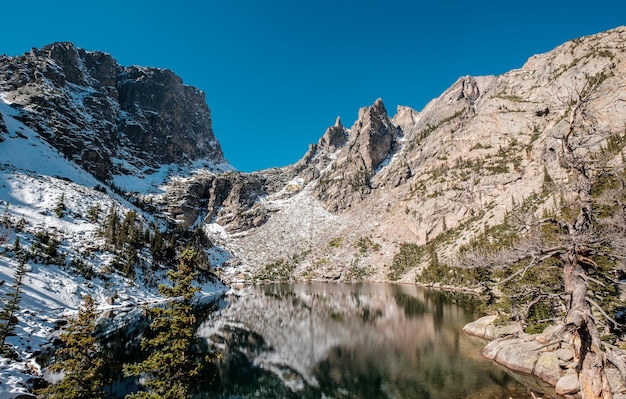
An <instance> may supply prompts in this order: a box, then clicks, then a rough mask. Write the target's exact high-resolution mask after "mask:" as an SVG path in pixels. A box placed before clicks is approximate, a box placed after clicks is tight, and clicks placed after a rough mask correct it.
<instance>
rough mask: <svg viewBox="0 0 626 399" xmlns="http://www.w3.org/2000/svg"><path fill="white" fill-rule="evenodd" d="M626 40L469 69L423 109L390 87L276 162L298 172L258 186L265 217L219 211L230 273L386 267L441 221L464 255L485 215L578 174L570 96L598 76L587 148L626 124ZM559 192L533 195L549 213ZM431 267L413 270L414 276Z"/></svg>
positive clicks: (606, 38) (305, 274)
mask: <svg viewBox="0 0 626 399" xmlns="http://www.w3.org/2000/svg"><path fill="white" fill-rule="evenodd" d="M625 48H626V29H624V28H617V29H614V30H611V31H608V32H603V33H600V34H597V35H593V36H589V37H584V38H581V39H577V40H574V41H572V42H568V43H565V44H563V45H562V46H559V47H558V48H556V49H554V50H553V51H551V52H549V53H546V54H540V55H536V56H533V57H531V58H530V59H529V60H528V62H527V63H526V64H525V65H524V66H523V67H522V68H520V69H517V70H513V71H510V72H508V73H505V74H503V75H500V76H482V77H471V76H465V77H461V78H459V80H458V81H457V82H455V83H454V84H453V85H452V86H451V87H450V88H449V89H448V90H446V91H445V92H444V93H443V94H442V95H441V96H440V97H438V98H436V99H433V100H432V101H431V102H430V103H429V104H427V106H426V107H425V108H424V109H423V110H421V111H417V110H413V109H411V108H409V107H405V106H399V107H398V108H397V110H396V113H395V115H394V116H393V117H390V116H389V115H388V113H387V110H386V108H385V106H384V105H383V102H382V101H381V100H377V101H376V102H375V103H374V104H373V105H372V106H369V107H364V108H362V109H361V111H360V112H359V117H358V119H357V121H355V122H354V124H353V125H352V127H351V128H346V127H344V126H343V125H342V123H341V121H340V120H338V121H337V122H336V123H335V124H334V125H333V126H331V127H329V128H328V130H327V131H326V132H325V133H324V135H323V136H322V137H321V139H320V140H319V142H318V143H316V144H313V145H311V146H310V148H309V151H308V152H307V153H306V154H305V155H304V156H303V158H302V159H301V160H300V161H299V162H298V163H296V164H295V165H293V166H290V167H287V168H283V169H282V170H281V172H280V173H278V174H277V173H275V172H273V174H274V175H275V176H276V175H280V176H281V180H283V181H288V182H287V183H286V184H284V185H283V186H282V188H281V185H280V184H276V185H275V187H274V188H273V189H272V190H260V191H258V194H259V195H258V199H257V201H255V202H254V204H253V205H252V206H251V207H250V208H249V211H247V212H253V213H255V214H264V215H265V216H264V217H263V222H262V223H261V224H256V223H255V224H254V227H252V228H250V229H244V230H242V229H240V228H233V227H232V226H233V225H231V223H232V222H233V221H234V220H236V219H237V217H236V216H235V217H234V218H231V217H228V218H225V217H222V216H220V215H235V214H236V212H235V211H234V210H235V209H236V208H231V209H232V210H233V212H228V211H227V210H226V209H227V208H229V206H228V205H227V206H225V207H222V208H220V211H219V214H215V213H214V215H215V217H214V218H213V219H211V220H210V221H211V222H213V223H212V224H210V226H213V227H212V228H209V230H211V231H214V230H215V229H214V228H217V227H219V228H224V229H225V231H226V233H225V234H226V237H227V239H226V240H225V243H226V245H232V246H231V248H232V253H233V254H234V258H233V259H232V260H231V263H232V264H238V265H239V266H238V267H235V268H228V275H229V278H231V279H233V280H237V279H250V278H254V277H255V276H256V277H259V278H262V277H263V276H264V275H265V274H264V273H265V272H264V271H263V270H266V269H267V270H278V269H280V273H283V272H284V275H282V277H284V278H294V279H322V280H327V279H342V280H351V279H355V278H356V279H360V278H365V279H373V280H381V279H382V280H384V279H386V278H387V271H388V270H389V269H388V268H389V267H390V266H391V263H392V259H393V257H394V255H395V254H397V253H398V251H399V249H400V247H401V245H403V244H405V243H416V244H420V245H421V244H424V243H426V242H429V241H432V240H434V239H435V238H437V237H438V236H440V235H441V234H442V233H448V234H453V235H454V237H455V239H454V240H453V241H450V242H448V243H446V244H445V245H441V246H440V247H438V249H437V250H438V252H439V256H441V257H443V258H444V259H451V260H453V259H454V256H455V251H456V249H458V248H459V247H460V246H461V245H463V244H465V243H467V242H469V240H471V238H472V237H473V236H475V235H476V234H479V233H481V232H482V231H484V229H485V227H486V226H494V225H497V224H499V223H501V222H502V221H503V219H504V217H505V216H506V214H507V213H508V212H510V211H511V210H512V209H513V208H515V207H519V206H520V205H521V204H524V202H525V201H531V200H532V199H533V198H535V197H536V196H537V193H539V192H541V191H542V184H543V182H544V181H545V180H546V179H548V180H552V181H555V182H556V183H557V184H565V183H566V182H567V173H566V171H565V169H563V167H562V165H561V163H560V160H559V156H558V153H559V149H560V142H559V140H558V137H561V136H562V135H563V133H564V132H565V131H566V129H567V127H568V121H567V115H568V112H569V109H570V102H571V101H572V100H573V99H574V98H576V96H577V95H579V94H580V93H581V92H583V91H584V90H585V87H587V86H588V84H589V82H590V81H594V82H598V84H597V86H596V87H595V89H594V90H595V91H594V96H593V97H592V98H590V99H589V104H588V111H587V112H588V115H587V117H588V118H589V120H592V121H593V122H594V129H596V131H595V133H594V134H595V136H594V137H595V139H594V140H593V141H591V142H586V143H581V151H597V150H599V149H600V147H601V146H602V145H605V144H606V140H607V138H608V137H610V136H615V135H618V136H619V135H622V134H623V133H624V126H625V125H626V102H625V101H624V100H625V99H626V56H625V54H626V52H625V51H624V50H625ZM616 162H620V161H619V159H616ZM256 175H257V176H267V181H274V180H273V178H272V177H270V176H269V175H267V174H266V172H265V171H261V172H257V173H256ZM559 182H560V183H559ZM554 203H555V198H553V197H552V196H550V195H546V196H544V197H542V199H541V201H538V203H537V204H534V205H533V206H535V207H536V208H537V211H536V212H537V214H538V215H540V214H541V213H542V212H543V211H544V210H546V209H551V208H550V207H553V206H554ZM259 220H260V219H259ZM235 231H236V232H237V234H229V232H235ZM223 237H224V236H223V235H222V238H223ZM277 265H280V266H281V267H280V268H278V269H277ZM268 268H269V269H268ZM419 270H420V267H419V265H416V267H415V268H413V269H411V270H408V271H405V272H404V273H403V274H402V275H401V276H400V278H401V279H403V280H406V281H413V279H414V276H415V273H419Z"/></svg>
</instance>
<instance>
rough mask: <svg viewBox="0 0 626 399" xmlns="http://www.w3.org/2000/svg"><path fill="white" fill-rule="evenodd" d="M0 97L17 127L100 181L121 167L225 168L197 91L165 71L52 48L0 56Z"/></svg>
mask: <svg viewBox="0 0 626 399" xmlns="http://www.w3.org/2000/svg"><path fill="white" fill-rule="evenodd" d="M0 91H1V92H4V97H5V98H6V100H8V101H9V102H11V103H12V104H13V105H14V106H15V107H16V108H20V109H21V115H20V119H21V120H22V121H23V122H25V123H26V124H28V125H29V126H30V127H32V128H33V129H35V130H36V131H37V132H39V133H40V134H41V135H42V136H43V137H45V138H46V139H47V140H48V141H49V142H50V143H51V144H52V145H54V146H55V147H56V148H58V149H59V150H60V151H62V152H63V153H64V154H65V156H67V157H68V158H70V159H72V160H75V161H76V162H78V163H79V164H81V165H82V166H83V167H84V168H85V169H87V170H88V171H89V172H91V173H92V174H94V175H95V176H96V177H97V178H99V179H100V180H107V179H108V178H110V177H111V176H112V175H114V174H127V173H131V172H132V171H131V170H128V166H130V167H131V169H132V168H136V169H138V170H145V169H146V168H156V167H158V166H159V165H162V164H169V163H176V164H180V165H182V164H186V163H188V162H191V161H195V160H198V159H206V160H210V161H213V162H216V163H220V162H224V157H223V154H222V151H221V148H220V146H219V143H218V142H217V140H216V139H215V136H214V135H213V130H212V128H211V114H210V111H209V109H208V107H207V104H206V100H205V97H204V93H203V92H201V91H200V90H198V89H196V88H193V87H190V86H186V85H184V84H183V82H182V80H181V79H180V78H179V77H178V76H176V75H175V74H174V73H173V72H171V71H169V70H164V69H157V68H143V67H136V66H132V67H128V68H126V67H123V66H121V65H119V64H118V63H117V62H116V61H115V59H113V58H112V57H111V56H110V55H109V54H106V53H102V52H89V51H85V50H83V49H80V48H77V47H75V46H74V45H73V44H71V43H54V44H51V45H48V46H45V47H43V48H41V49H33V50H32V51H31V52H30V53H27V54H24V55H22V56H19V57H2V58H0ZM114 159H117V160H120V161H122V162H119V161H118V162H113V160H114ZM123 164H126V167H122V166H120V165H123Z"/></svg>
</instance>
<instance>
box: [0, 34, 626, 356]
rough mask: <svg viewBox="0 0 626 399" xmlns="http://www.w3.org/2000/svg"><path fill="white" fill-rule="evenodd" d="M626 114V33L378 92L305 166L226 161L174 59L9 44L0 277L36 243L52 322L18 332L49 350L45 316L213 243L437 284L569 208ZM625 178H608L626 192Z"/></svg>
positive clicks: (33, 299)
mask: <svg viewBox="0 0 626 399" xmlns="http://www.w3.org/2000/svg"><path fill="white" fill-rule="evenodd" d="M581 104H584V107H583V106H581ZM625 126H626V28H625V27H619V28H616V29H613V30H610V31H607V32H602V33H599V34H596V35H593V36H588V37H583V38H579V39H576V40H573V41H570V42H567V43H565V44H563V45H561V46H559V47H557V48H555V49H554V50H552V51H550V52H548V53H545V54H539V55H535V56H533V57H531V58H530V59H529V60H528V61H527V62H526V64H525V65H523V66H522V67H521V68H520V69H516V70H513V71H510V72H507V73H505V74H502V75H500V76H482V77H472V76H464V77H461V78H459V79H458V80H457V81H456V82H455V83H454V84H453V85H452V86H451V87H450V88H449V89H448V90H446V91H445V92H444V93H443V94H442V95H441V96H439V97H437V98H435V99H433V100H432V101H431V102H430V103H429V104H427V105H426V107H424V109H423V110H420V111H418V110H414V109H411V108H409V107H406V106H398V107H397V109H396V111H395V115H393V116H391V115H390V114H389V113H388V110H387V107H386V106H385V105H384V103H383V101H382V100H380V99H379V100H376V101H375V102H374V104H372V105H371V106H366V107H363V108H362V109H361V110H360V111H359V114H358V118H357V120H356V121H354V123H353V124H352V125H351V127H346V126H344V125H343V123H342V121H341V120H340V119H339V118H338V119H337V120H336V122H335V123H334V125H332V126H330V127H329V128H328V129H327V130H326V132H325V133H324V134H323V135H322V136H321V138H320V140H319V141H318V142H317V143H315V144H312V145H311V146H310V147H309V149H308V151H307V152H306V153H305V154H304V156H303V157H302V158H301V160H300V161H299V162H297V163H296V164H294V165H290V166H288V167H284V168H276V169H269V170H263V171H258V172H253V173H240V172H237V171H235V170H234V169H233V168H232V167H230V166H229V165H228V163H227V162H226V161H225V159H224V155H223V154H222V151H221V149H220V146H219V143H218V142H217V140H216V139H215V137H214V135H213V131H212V128H211V116H210V111H209V108H208V106H207V104H206V101H205V98H204V94H203V93H202V92H201V91H199V90H198V89H195V88H193V87H190V86H186V85H184V84H183V82H182V81H181V79H180V78H179V77H177V76H176V75H175V74H174V73H173V72H171V71H168V70H163V69H156V68H145V67H137V66H131V67H124V66H121V65H119V64H118V63H117V62H116V61H115V60H114V59H113V58H112V57H111V56H110V55H108V54H105V53H101V52H92V51H86V50H83V49H79V48H77V47H75V46H74V45H72V44H71V43H55V44H52V45H49V46H45V47H43V48H41V49H33V50H32V51H30V52H29V53H26V54H24V55H22V56H19V57H7V56H2V57H0V154H1V157H0V201H2V202H1V203H0V204H1V205H2V206H3V209H4V213H3V214H2V217H1V218H0V273H2V280H3V281H9V280H10V279H11V275H12V274H11V270H14V269H16V267H17V264H18V263H19V262H18V261H19V259H20V258H19V257H20V254H21V253H22V252H21V251H22V247H24V248H26V249H27V250H28V251H29V252H28V253H29V256H32V257H33V259H35V261H34V266H33V270H34V271H32V272H31V274H36V275H37V276H38V277H37V278H36V279H34V280H36V281H34V280H33V279H31V283H32V285H31V286H29V287H28V290H27V295H28V297H29V298H30V299H29V301H30V302H29V303H31V304H32V305H33V307H34V308H36V309H37V310H36V311H35V312H30V311H29V312H25V313H24V314H22V315H20V318H21V319H20V320H21V321H22V324H23V325H25V326H27V327H22V328H27V329H29V331H31V330H32V331H35V332H36V333H35V334H34V338H33V336H31V334H30V333H29V334H22V336H24V337H26V336H27V335H28V339H27V340H25V341H23V342H22V341H20V343H19V344H16V345H18V346H19V345H21V347H22V348H23V349H24V351H29V350H30V349H27V348H31V349H32V348H33V347H37V346H38V345H41V344H42V340H43V338H41V337H44V336H46V334H47V333H49V331H51V330H52V328H54V326H53V322H52V321H51V320H50V319H49V318H47V319H45V320H42V319H40V318H39V316H37V315H38V314H54V315H55V316H57V317H58V316H59V315H60V312H61V311H62V306H66V307H76V306H78V304H79V302H80V296H81V295H83V294H90V295H95V296H96V297H97V298H98V300H99V301H100V303H106V302H110V301H112V298H113V297H114V296H117V295H118V294H119V293H122V294H121V295H123V299H122V300H123V301H132V300H135V301H137V300H140V299H137V298H141V300H144V299H145V300H147V299H149V298H154V293H150V289H149V287H150V284H154V283H155V281H156V280H158V279H159V278H162V277H163V274H162V273H161V274H159V273H160V272H162V271H163V270H162V269H163V268H162V267H161V266H164V267H168V266H171V263H169V264H168V263H167V259H169V261H170V262H171V261H172V259H173V255H172V254H175V250H176V246H177V245H179V244H181V245H182V244H185V245H187V244H193V245H196V246H201V247H202V248H203V249H204V250H205V255H206V258H208V259H209V260H210V262H211V264H212V265H213V266H214V267H215V268H216V269H217V271H218V273H219V274H220V276H221V277H222V278H223V279H224V280H226V281H228V282H232V283H236V282H242V281H257V280H299V281H304V280H316V281H329V280H333V281H335V280H337V281H387V280H400V281H404V282H415V281H416V279H417V278H421V279H422V280H423V279H426V282H430V281H431V280H429V278H430V277H428V275H427V274H425V272H426V271H427V269H428V266H429V265H433V264H439V263H442V264H444V263H445V264H450V265H455V264H457V263H458V262H459V259H460V257H459V254H460V253H461V252H464V251H465V252H467V251H468V249H469V250H472V249H473V248H474V247H476V246H478V245H479V244H480V245H492V246H495V245H497V244H498V243H499V242H500V241H506V240H508V239H510V237H508V236H506V234H504V233H502V232H503V231H504V230H503V228H502V227H503V226H506V225H507V223H508V222H507V220H508V218H509V217H510V215H512V214H515V215H516V216H520V214H521V213H520V212H518V211H520V210H521V211H523V213H524V215H531V217H533V218H535V220H537V219H539V218H547V217H551V216H554V215H558V216H563V217H565V218H566V217H567V216H568V214H567V212H568V206H569V205H570V204H572V203H575V202H576V201H579V202H580V201H581V198H580V195H581V194H580V193H581V192H582V191H580V190H579V191H576V190H575V189H570V190H564V189H562V188H563V187H572V186H575V185H576V184H578V183H579V181H578V182H577V181H576V180H575V179H574V175H573V173H572V170H573V167H572V164H571V162H570V164H569V165H568V164H567V161H571V160H573V159H574V160H580V159H585V160H587V161H588V162H589V170H593V168H594V167H595V165H597V164H599V162H600V161H602V163H603V165H608V166H611V167H612V168H615V169H619V168H620V167H622V166H623V163H624V157H625V155H624V154H625V152H624V151H625V148H624V147H625V145H626V130H625ZM564 137H568V140H569V141H568V143H569V144H570V147H567V148H566V146H565V145H564ZM566 151H570V153H569V154H567V155H568V156H569V158H567V159H566V157H565V156H564V155H565V153H566ZM575 166H576V165H575ZM583 166H584V165H582V164H579V165H577V166H576V167H578V168H579V169H577V170H579V171H582V172H584V171H585V168H584V167H583ZM582 172H581V173H582ZM594 173H595V172H594ZM598 176H600V177H602V176H601V174H598ZM611 184H613V182H611V183H606V184H605V187H601V188H602V190H608V189H609V188H610V189H611V190H614V192H615V193H616V195H617V194H619V195H622V194H623V189H622V190H621V191H620V189H619V187H618V188H615V187H612V186H611ZM607 187H608V188H607ZM589 192H591V193H592V194H593V192H592V190H588V191H587V193H589ZM620 193H621V194H620ZM620 198H621V197H620ZM588 203H591V201H588ZM598 206H600V207H603V206H607V205H606V204H602V203H598ZM570 208H571V207H570ZM603 209H604V208H603ZM606 209H613V208H606ZM516 212H517V213H516ZM570 216H571V215H570ZM605 216H607V215H605ZM618 216H619V215H618ZM570 224H571V223H570ZM103 226H104V227H103ZM106 226H111V229H107V227H106ZM529 226H530V224H527V225H526V227H527V229H530V227H529ZM574 227H576V226H574ZM120 230H122V233H119V231H120ZM522 233H524V234H526V233H528V231H524V232H522ZM605 233H606V231H605ZM106 234H109V235H108V236H106ZM607 234H608V233H607ZM526 235H527V234H526ZM15 242H17V243H18V244H19V245H17V244H15ZM579 247H580V246H579ZM425 251H427V252H428V253H427V254H426V255H424V252H425ZM168 256H169V258H168ZM164 259H165V261H164ZM591 262H594V261H593V260H591ZM50 265H52V266H50ZM611 267H613V265H612V266H611ZM457 269H459V268H457ZM459 270H460V269H459ZM610 271H611V272H615V273H614V274H615V276H617V277H616V278H623V275H624V273H626V272H624V271H623V270H621V271H620V270H617V269H611V270H610ZM453 273H456V274H455V275H458V276H460V277H458V276H457V277H458V278H457V281H459V279H461V280H462V279H463V276H464V275H462V274H461V272H459V271H458V270H457V271H454V272H453ZM524 273H525V271H524ZM424 275H426V276H427V277H424ZM40 277H41V278H40ZM544 277H545V276H541V278H542V279H544V280H546V281H548V277H550V276H548V277H546V278H544ZM596 277H597V276H596ZM592 278H594V279H595V277H592ZM596 280H597V279H596ZM33 281H34V282H33ZM59 281H62V282H63V283H62V284H59ZM138 281H141V282H142V283H143V284H145V287H146V290H145V291H142V292H141V295H137V292H134V291H136V289H135V288H134V287H135V285H134V284H138ZM100 283H101V284H100ZM548 283H549V281H548ZM119 287H123V289H119V290H118V288H119ZM215 287H217V285H215V286H213V288H214V289H216V290H218V289H222V288H223V287H222V288H215ZM7 290H8V288H7V285H5V284H0V291H2V292H3V293H4V292H6V291H7ZM42 293H44V294H43V295H42ZM614 294H615V295H612V298H609V299H611V300H612V299H614V298H617V297H619V295H620V293H619V292H617V291H616V292H615V293H614ZM555 295H556V294H555ZM42 298H44V299H42ZM596 299H597V298H596ZM605 299H606V298H605ZM598 301H600V300H599V299H598ZM608 301H609V300H608V299H607V303H603V305H604V306H605V308H607V309H608V307H606V306H608V305H611V304H609V303H608ZM59 304H61V307H59ZM607 304H608V305H607ZM551 305H552V304H551ZM611 306H613V305H611ZM598 307H599V308H600V306H598ZM554 308H555V309H556V311H558V310H559V309H558V305H554ZM59 309H61V311H59ZM529 309H530V308H529ZM600 309H602V308H600ZM616 309H617V308H615V307H614V308H612V310H611V311H614V310H616ZM552 310H554V309H552ZM55 312H56V313H55ZM601 312H605V314H606V311H605V310H601ZM616 326H617V324H616ZM24 331H26V330H24ZM605 331H608V332H611V333H613V332H614V331H612V330H611V329H610V328H608V327H606V328H605ZM620 334H622V333H620ZM622 335H623V334H622ZM35 341H36V342H35Z"/></svg>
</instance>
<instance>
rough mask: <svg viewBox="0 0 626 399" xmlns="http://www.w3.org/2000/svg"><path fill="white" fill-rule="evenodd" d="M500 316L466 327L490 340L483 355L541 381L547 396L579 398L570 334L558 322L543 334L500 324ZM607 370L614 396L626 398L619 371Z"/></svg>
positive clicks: (466, 331) (489, 317) (542, 388)
mask: <svg viewBox="0 0 626 399" xmlns="http://www.w3.org/2000/svg"><path fill="white" fill-rule="evenodd" d="M496 319H497V316H495V315H490V316H485V317H482V318H480V319H478V320H476V321H474V322H471V323H469V324H467V325H466V326H465V327H464V328H463V331H464V332H465V333H466V334H469V335H473V336H476V337H480V338H483V339H486V340H488V341H489V343H488V344H487V345H486V346H485V348H484V349H483V356H485V357H486V358H487V359H490V360H493V361H494V362H496V363H498V364H500V365H502V366H504V367H506V368H508V369H510V370H512V371H515V372H517V373H521V374H525V375H529V376H533V377H535V378H536V379H538V380H540V383H539V384H537V390H540V391H542V392H543V393H545V394H547V395H551V396H552V397H556V398H578V397H579V389H580V388H579V383H578V374H577V372H576V362H575V359H574V351H573V349H572V347H571V345H570V344H569V341H570V339H569V338H570V335H569V333H564V334H561V333H560V332H561V331H560V330H561V326H558V325H557V326H550V327H547V328H546V329H545V330H544V331H543V332H542V333H540V334H526V333H523V332H520V329H519V328H518V327H517V326H516V325H513V324H509V325H503V326H499V325H496V324H495V321H496ZM557 336H558V337H557ZM606 372H607V375H608V377H609V382H610V384H611V387H612V390H613V398H614V399H626V385H625V383H624V378H623V377H622V376H621V374H620V372H619V370H617V369H616V368H610V369H607V370H606ZM542 383H545V385H544V384H542Z"/></svg>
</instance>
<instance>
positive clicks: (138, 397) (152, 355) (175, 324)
mask: <svg viewBox="0 0 626 399" xmlns="http://www.w3.org/2000/svg"><path fill="white" fill-rule="evenodd" d="M196 259H197V254H196V253H195V251H193V250H191V249H186V250H185V251H183V253H182V254H181V255H180V257H179V265H178V269H177V270H176V271H174V270H170V271H169V272H168V277H169V279H170V281H171V283H172V285H171V286H167V285H164V284H162V285H160V286H159V291H160V292H161V294H163V295H164V296H166V297H168V298H171V301H170V302H168V303H167V304H166V305H165V306H163V307H153V308H150V309H148V314H149V316H150V317H151V318H152V323H151V325H150V329H151V330H152V334H153V335H151V336H150V337H146V338H143V339H142V341H141V349H142V350H143V351H145V352H148V353H149V355H148V357H147V358H146V359H145V360H144V361H142V362H140V363H137V364H126V365H124V373H125V374H126V375H127V376H143V377H145V378H146V383H145V386H146V388H147V389H148V391H147V392H138V393H134V394H130V395H127V396H126V398H127V399H146V398H149V399H157V398H160V399H181V398H189V397H190V396H191V391H192V384H193V383H194V382H198V380H199V377H200V374H201V372H202V371H203V369H204V365H205V363H206V362H208V361H210V356H204V358H202V357H200V356H199V355H198V354H197V347H198V345H199V344H200V339H199V338H198V337H197V336H196V326H197V323H196V317H195V315H194V309H193V298H194V296H195V294H196V293H197V292H198V291H199V290H200V289H199V287H197V286H194V285H193V281H194V279H195V278H196V276H197V272H196V271H195V268H196Z"/></svg>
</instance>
